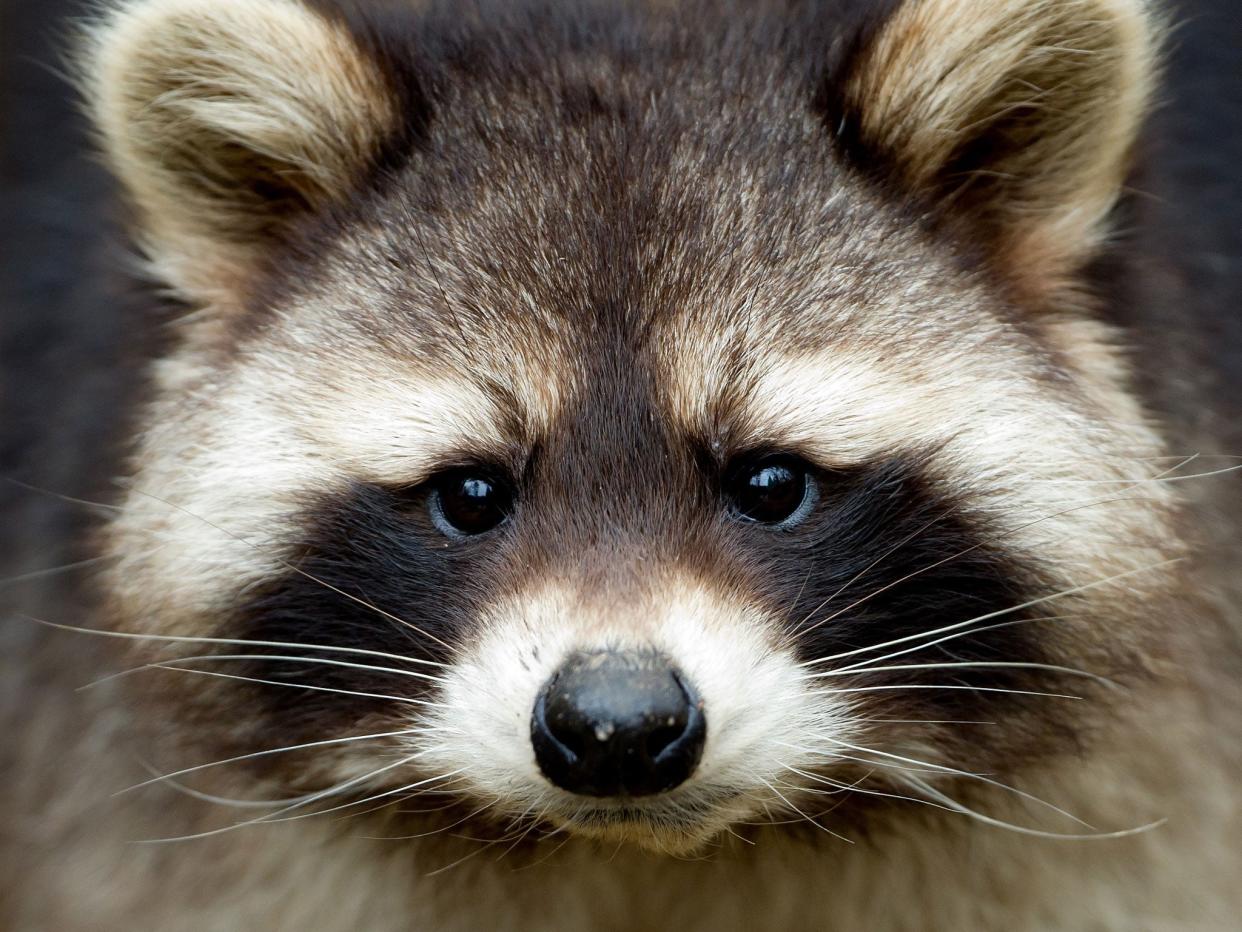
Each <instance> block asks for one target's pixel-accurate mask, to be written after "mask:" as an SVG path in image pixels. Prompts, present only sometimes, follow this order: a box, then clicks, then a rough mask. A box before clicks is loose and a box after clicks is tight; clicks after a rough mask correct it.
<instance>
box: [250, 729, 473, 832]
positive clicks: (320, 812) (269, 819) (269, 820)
mask: <svg viewBox="0 0 1242 932" xmlns="http://www.w3.org/2000/svg"><path fill="white" fill-rule="evenodd" d="M439 750H442V749H441V748H427V749H426V750H424V751H420V752H419V753H418V754H414V755H412V756H411V757H406V758H404V759H403V760H401V761H400V762H399V763H401V764H408V763H410V762H411V761H413V760H414V759H415V758H418V757H422V756H423V755H424V754H428V753H433V752H435V751H439ZM463 772H464V768H463V769H459V770H453V771H450V772H449V773H445V774H439V775H437V776H434V777H426V778H425V779H422V780H417V781H415V782H414V783H407V784H406V785H405V786H398V787H396V788H395V789H391V790H384V791H383V792H382V793H376V794H374V795H373V796H365V797H363V798H362V799H355V800H350V801H349V802H347V803H340V804H339V805H336V806H332V807H331V808H329V809H317V810H315V811H314V812H300V813H298V814H297V815H294V816H281V813H279V812H277V813H273V814H272V815H270V816H264V817H262V818H261V819H256V820H255V821H254V823H253V824H255V825H258V824H265V825H266V824H274V823H276V822H296V821H298V820H299V819H310V818H315V817H317V816H324V815H327V814H328V813H330V812H340V811H341V810H343V809H352V808H353V807H354V806H365V805H366V804H367V803H373V802H375V800H377V799H387V798H388V797H390V796H397V795H399V794H401V793H408V792H409V791H410V790H414V789H418V788H419V787H422V786H426V785H427V784H428V783H438V782H439V781H441V780H448V779H449V778H450V777H455V776H458V775H459V774H461V773H463ZM374 775H375V774H374V773H372V774H370V776H374ZM298 805H299V806H300V805H301V804H300V803H299V804H298ZM293 808H294V807H293V806H290V807H289V809H286V810H284V811H285V812H288V811H290V810H291V809H293ZM278 816H280V817H279V818H277V817H278Z"/></svg>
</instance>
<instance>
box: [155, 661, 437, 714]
mask: <svg viewBox="0 0 1242 932" xmlns="http://www.w3.org/2000/svg"><path fill="white" fill-rule="evenodd" d="M142 669H144V670H175V671H177V672H178V673H193V674H195V675H197V676H214V677H216V678H217V679H222V680H239V681H241V682H243V683H259V684H261V685H263V686H282V687H284V688H286V689H309V690H311V691H313V692H319V693H337V694H338V695H344V696H357V697H359V698H362V699H386V700H388V701H390V702H401V703H404V704H406V705H417V706H424V707H429V708H433V709H435V708H440V704H439V703H436V702H431V701H429V700H427V699H414V698H411V697H409V696H389V695H386V694H384V693H366V692H359V691H358V690H354V689H339V688H337V687H335V686H316V685H314V684H311V683H295V682H292V681H290V680H266V679H262V678H260V677H257V676H242V675H241V674H238V673H221V672H219V671H218V670H196V669H195V668H193V667H180V666H176V667H174V666H168V665H165V664H162V663H152V664H148V665H147V666H146V667H143V668H142Z"/></svg>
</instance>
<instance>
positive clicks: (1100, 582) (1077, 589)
mask: <svg viewBox="0 0 1242 932" xmlns="http://www.w3.org/2000/svg"><path fill="white" fill-rule="evenodd" d="M1185 560H1186V558H1185V557H1173V558H1172V559H1169V560H1160V561H1158V562H1156V563H1149V564H1148V565H1147V566H1140V567H1138V568H1137V569H1132V570H1126V571H1124V572H1121V573H1114V574H1113V575H1112V576H1105V577H1104V578H1102V579H1095V580H1092V581H1091V582H1089V583H1083V584H1082V585H1080V586H1073V587H1071V588H1069V589H1062V590H1061V591H1060V592H1054V593H1052V594H1051V595H1045V596H1040V597H1038V598H1035V599H1029V600H1027V601H1026V602H1022V603H1020V604H1018V605H1014V606H1011V607H1009V608H1002V609H999V610H997V611H994V612H988V613H987V614H984V615H977V616H975V617H974V618H968V619H967V620H966V621H959V622H956V623H954V624H951V625H945V626H944V627H942V628H936V629H934V630H932V631H922V632H920V633H918V634H907V635H905V636H903V637H899V638H893V639H892V640H891V641H883V642H881V643H879V644H872V645H870V646H868V647H856V648H853V649H851V650H847V651H842V652H841V653H838V654H832V655H831V656H828V657H820V658H818V659H816V660H815V661H813V662H814V663H827V662H828V661H831V660H841V659H842V658H844V657H854V656H856V655H858V654H865V653H869V652H870V651H873V650H883V649H884V648H886V647H892V646H894V645H896V644H908V643H909V642H910V641H915V640H919V639H921V638H926V637H931V636H933V635H937V634H943V633H944V632H947V631H958V630H961V629H962V628H966V627H969V626H971V625H975V624H978V623H979V622H981V621H989V620H991V619H993V618H999V617H1001V616H1003V615H1009V614H1012V613H1013V612H1020V611H1022V609H1024V608H1031V607H1032V606H1034V605H1042V604H1044V603H1045V602H1051V601H1053V600H1055V599H1062V598H1065V597H1066V596H1070V595H1077V594H1079V593H1082V592H1087V591H1089V590H1091V589H1097V588H1099V587H1100V586H1105V585H1108V584H1110V583H1114V582H1117V581H1118V580H1120V579H1127V578H1129V577H1131V576H1137V575H1139V574H1140V573H1150V572H1151V571H1152V570H1157V569H1160V568H1161V567H1165V566H1172V565H1173V564H1175V563H1182V562H1184V561H1185ZM806 665H807V663H806V662H804V663H803V664H802V666H806Z"/></svg>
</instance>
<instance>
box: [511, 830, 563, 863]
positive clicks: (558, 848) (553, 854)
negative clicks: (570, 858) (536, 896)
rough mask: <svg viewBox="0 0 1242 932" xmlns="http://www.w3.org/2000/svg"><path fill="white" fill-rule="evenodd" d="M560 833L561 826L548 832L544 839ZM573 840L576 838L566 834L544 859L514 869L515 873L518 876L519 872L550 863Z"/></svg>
mask: <svg viewBox="0 0 1242 932" xmlns="http://www.w3.org/2000/svg"><path fill="white" fill-rule="evenodd" d="M558 832H561V828H560V827H559V826H558V827H557V828H554V829H552V831H550V832H548V833H547V834H546V835H544V836H543V837H544V838H545V839H547V838H551V837H552V836H553V835H556V834H557V833H558ZM541 840H542V839H541ZM573 840H574V837H573V836H572V835H569V834H566V835H565V837H564V838H563V839H561V842H560V844H558V845H557V846H556V847H555V848H553V849H552V850H551V851H549V852H548V853H547V854H545V855H544V856H543V857H541V858H539V859H538V860H537V861H532V862H531V863H529V864H523V865H522V866H521V867H515V868H513V872H514V873H515V874H516V873H517V872H518V871H525V870H530V869H531V868H534V867H538V866H539V865H540V864H543V863H545V862H546V861H550V860H551V859H552V858H554V857H556V856H557V855H558V854H560V852H561V849H562V848H564V847H565V846H566V845H567V844H569V843H570V842H571V841H573Z"/></svg>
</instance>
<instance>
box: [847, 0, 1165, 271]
mask: <svg viewBox="0 0 1242 932" xmlns="http://www.w3.org/2000/svg"><path fill="white" fill-rule="evenodd" d="M1155 35H1156V28H1155V25H1154V23H1153V22H1152V20H1151V18H1150V15H1149V14H1148V12H1147V10H1146V9H1145V7H1144V5H1143V2H1142V0H903V2H902V4H901V5H900V6H899V7H898V8H897V9H896V11H895V12H894V13H893V14H892V15H891V17H890V18H889V19H888V20H887V21H886V22H885V23H884V24H883V25H881V26H880V27H879V29H878V31H876V32H874V33H873V34H872V35H871V36H870V38H868V39H866V40H864V41H863V42H861V43H860V47H859V50H858V51H857V52H856V53H855V54H854V55H852V56H850V58H849V59H848V60H847V65H846V70H845V73H844V75H843V80H841V81H840V83H839V84H838V87H839V88H840V90H839V92H838V93H840V94H841V95H842V99H841V102H840V104H841V109H842V112H841V113H840V114H837V115H836V116H837V117H838V120H839V122H838V124H837V125H838V126H839V127H840V132H841V135H842V137H843V142H845V143H846V145H847V147H848V146H850V145H855V146H858V147H859V148H860V154H861V157H862V158H863V159H867V158H868V157H870V158H871V159H872V160H873V161H872V163H871V164H875V161H874V160H875V159H876V158H877V157H878V161H879V164H880V165H881V166H883V168H884V170H885V171H887V173H888V175H889V176H890V177H893V176H895V177H896V179H897V180H898V181H899V182H900V183H902V184H904V185H905V186H906V188H907V189H908V190H913V191H915V192H917V193H918V194H921V195H926V196H930V199H931V200H932V201H933V202H934V203H935V204H936V205H937V206H938V207H940V208H941V209H942V210H943V211H944V212H945V213H947V214H949V215H951V216H955V217H957V218H959V219H960V220H962V221H963V222H966V223H969V224H972V225H973V226H974V228H975V229H976V230H978V231H979V232H980V233H982V234H983V236H984V237H986V240H987V241H988V242H989V243H991V244H993V248H995V249H996V250H998V254H997V255H996V257H995V258H996V259H998V260H999V261H1000V262H1001V263H1002V264H1003V267H1004V268H1006V269H1008V270H1011V271H1014V272H1016V273H1017V274H1018V275H1019V276H1020V277H1023V278H1028V277H1029V278H1032V279H1034V280H1040V279H1043V280H1047V277H1048V276H1054V277H1059V276H1063V275H1065V274H1068V273H1071V272H1072V271H1073V270H1074V269H1075V268H1076V267H1077V266H1079V265H1080V264H1081V263H1082V262H1083V261H1085V260H1086V259H1087V258H1088V257H1089V256H1090V254H1091V252H1092V251H1093V249H1094V247H1095V246H1097V245H1098V243H1099V241H1100V239H1101V237H1102V236H1103V235H1104V233H1105V232H1106V230H1105V220H1106V217H1107V214H1108V212H1109V210H1110V208H1111V207H1112V205H1113V203H1114V201H1115V200H1116V198H1117V195H1118V193H1119V190H1120V188H1121V184H1122V182H1123V179H1124V177H1125V174H1126V171H1127V169H1128V167H1129V165H1128V162H1129V155H1130V150H1131V148H1132V146H1133V144H1134V140H1135V137H1136V135H1137V132H1138V129H1139V127H1140V124H1141V122H1142V118H1143V116H1144V111H1145V108H1146V105H1147V101H1148V97H1149V93H1150V89H1151V85H1152V82H1153V77H1154V72H1155V63H1154V60H1155V51H1154V47H1155ZM980 227H981V229H980Z"/></svg>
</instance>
